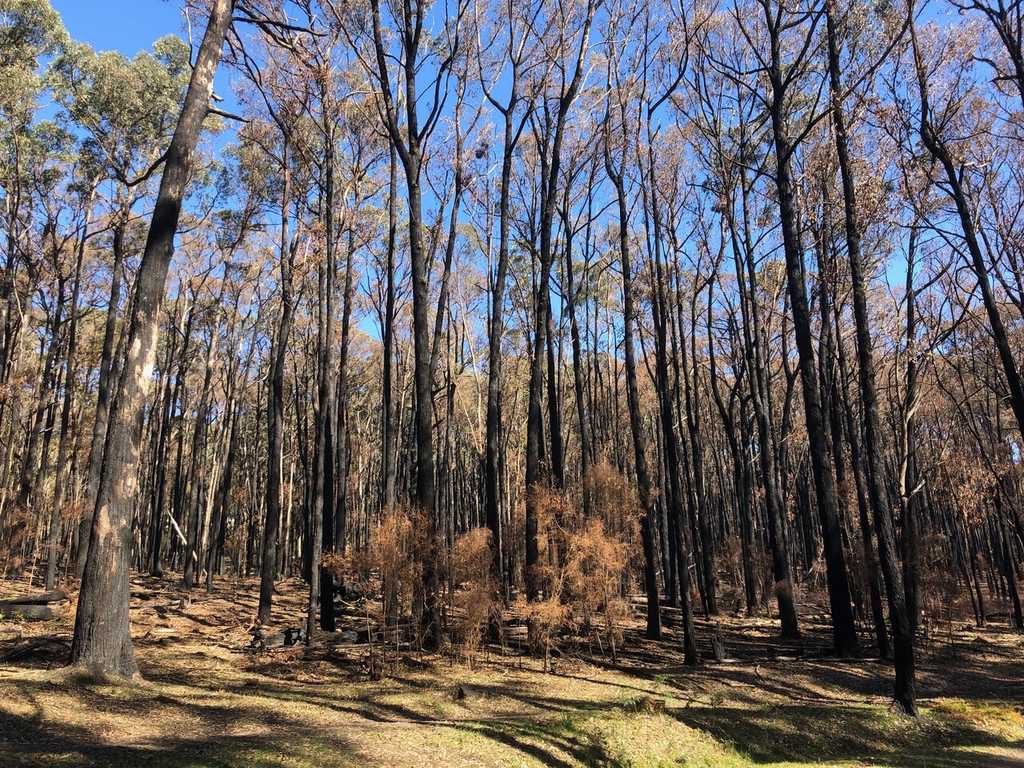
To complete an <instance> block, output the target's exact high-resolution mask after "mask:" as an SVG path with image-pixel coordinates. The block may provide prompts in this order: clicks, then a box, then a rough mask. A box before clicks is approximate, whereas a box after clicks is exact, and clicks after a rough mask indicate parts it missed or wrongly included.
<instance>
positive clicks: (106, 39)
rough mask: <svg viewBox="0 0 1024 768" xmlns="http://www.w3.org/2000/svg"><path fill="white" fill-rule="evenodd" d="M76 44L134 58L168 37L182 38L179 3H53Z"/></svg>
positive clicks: (154, 0)
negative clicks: (178, 36)
mask: <svg viewBox="0 0 1024 768" xmlns="http://www.w3.org/2000/svg"><path fill="white" fill-rule="evenodd" d="M50 3H51V5H53V7H54V9H55V10H56V11H57V12H58V13H60V15H61V16H63V17H64V26H65V27H66V28H67V30H68V33H69V34H70V35H71V37H73V38H74V39H75V40H81V41H82V42H84V43H88V44H89V45H91V46H92V47H93V48H95V49H97V50H104V51H105V50H118V51H121V52H122V53H124V54H126V55H127V56H132V55H134V54H136V53H138V52H139V51H140V50H142V49H144V48H148V47H149V46H150V45H151V44H152V43H153V41H154V40H156V39H157V38H158V37H161V36H162V35H166V34H171V33H173V34H180V33H181V31H182V27H183V24H182V22H183V17H182V15H181V10H180V6H179V3H178V2H177V0H50Z"/></svg>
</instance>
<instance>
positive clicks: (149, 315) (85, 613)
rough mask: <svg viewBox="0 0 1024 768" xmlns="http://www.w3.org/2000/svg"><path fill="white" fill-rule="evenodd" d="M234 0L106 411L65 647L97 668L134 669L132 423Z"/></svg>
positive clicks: (144, 274)
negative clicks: (98, 471)
mask: <svg viewBox="0 0 1024 768" xmlns="http://www.w3.org/2000/svg"><path fill="white" fill-rule="evenodd" d="M234 5H235V4H234V1H233V0H214V2H213V3H212V5H211V10H210V18H209V21H208V23H207V27H206V32H205V33H204V35H203V42H202V44H201V45H200V48H199V53H198V55H197V57H196V62H195V66H194V68H193V70H192V76H191V79H190V81H189V85H188V90H187V92H186V94H185V102H184V104H183V105H182V109H181V115H180V116H179V118H178V124H177V127H176V128H175V131H174V136H173V138H172V139H171V144H170V146H169V147H168V149H167V155H166V159H165V161H164V169H163V175H162V177H161V179H160V189H159V192H158V193H157V199H156V204H155V206H154V209H153V218H152V220H151V222H150V226H149V234H148V236H147V238H146V248H145V251H144V252H143V256H142V263H141V264H140V265H139V273H138V278H137V281H136V296H135V303H134V306H133V308H132V315H131V319H130V321H129V326H128V344H127V346H126V359H125V364H124V366H123V368H122V373H121V382H120V387H119V389H118V396H117V399H116V400H115V401H114V403H113V407H112V408H111V413H110V425H109V435H108V438H107V444H106V450H105V451H104V462H103V464H104V470H103V479H102V481H101V483H100V490H99V494H98V497H97V500H96V509H95V512H94V515H93V521H92V528H91V531H90V541H89V553H88V556H87V558H86V563H85V570H84V573H83V575H82V586H81V590H80V592H79V597H78V611H77V614H76V617H75V632H74V638H73V640H72V646H71V663H72V664H73V665H75V666H82V667H86V668H88V669H90V670H92V671H94V672H98V673H100V674H115V675H120V676H123V677H133V676H135V675H136V674H137V673H138V667H137V665H136V663H135V654H134V651H133V648H132V640H131V634H130V632H129V623H128V598H129V588H128V567H129V564H128V559H129V556H130V553H131V514H132V507H133V503H134V500H135V496H136V493H137V490H138V475H137V464H138V457H139V437H140V435H139V423H140V421H141V417H142V408H143V405H144V404H145V402H146V399H147V397H146V395H147V389H148V387H149V383H150V378H151V374H152V370H153V363H154V357H155V354H156V342H157V336H158V334H159V329H160V325H159V312H160V305H161V303H162V300H163V296H164V283H165V282H166V279H167V270H168V268H169V266H170V263H171V257H172V256H173V255H174V235H175V232H176V230H177V228H178V217H179V215H180V214H181V204H182V198H183V197H184V194H185V187H186V184H187V182H188V179H189V174H190V171H191V169H192V156H193V153H194V151H195V147H196V144H197V142H198V140H199V134H200V131H201V130H202V125H203V119H204V118H205V117H206V114H207V112H208V111H209V101H210V95H211V93H212V92H213V76H214V73H215V72H216V71H217V65H218V64H219V63H220V57H221V49H222V46H223V44H224V37H225V35H226V34H227V30H228V27H229V26H230V24H231V16H232V12H233V11H234Z"/></svg>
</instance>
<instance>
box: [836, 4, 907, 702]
mask: <svg viewBox="0 0 1024 768" xmlns="http://www.w3.org/2000/svg"><path fill="white" fill-rule="evenodd" d="M825 9H826V10H825V26H826V32H827V38H828V68H829V83H830V89H831V97H832V127H833V135H834V137H835V145H836V156H837V158H838V161H839V173H840V177H841V179H842V185H843V221H844V225H845V230H846V249H847V256H848V258H849V261H850V280H851V282H852V287H853V315H854V321H855V325H856V332H857V365H858V374H859V380H860V396H861V410H862V412H863V418H864V453H865V458H866V459H867V477H866V479H867V484H868V500H869V501H870V503H871V508H872V511H873V512H874V518H875V530H876V533H877V535H878V553H879V559H880V561H881V566H882V573H883V575H884V577H885V588H886V597H888V599H889V623H890V625H891V626H892V635H893V660H894V662H895V664H896V686H895V697H896V701H897V702H899V705H900V707H901V708H902V709H903V711H904V712H906V713H907V714H908V715H916V714H917V703H916V700H915V699H916V693H915V686H914V633H913V628H912V626H911V623H910V618H909V616H908V615H907V602H906V591H905V588H904V584H903V571H902V568H901V566H900V564H899V552H898V550H897V548H896V534H895V531H894V529H893V519H892V518H893V516H892V511H891V508H890V504H889V498H888V493H887V490H886V487H885V480H884V476H883V474H882V473H883V472H884V467H883V465H882V434H881V417H880V415H879V406H878V393H877V391H876V388H875V362H874V352H873V350H872V340H871V330H870V327H869V320H868V303H867V277H866V275H865V274H864V273H865V269H864V259H863V256H862V254H861V248H860V225H859V223H858V221H857V202H856V194H857V193H856V188H855V183H854V178H853V167H852V165H851V164H850V156H849V148H848V143H847V136H846V117H845V115H844V114H843V103H842V86H841V82H840V73H839V42H838V39H837V31H836V19H835V18H834V8H833V3H832V0H829V1H828V2H827V3H826V6H825Z"/></svg>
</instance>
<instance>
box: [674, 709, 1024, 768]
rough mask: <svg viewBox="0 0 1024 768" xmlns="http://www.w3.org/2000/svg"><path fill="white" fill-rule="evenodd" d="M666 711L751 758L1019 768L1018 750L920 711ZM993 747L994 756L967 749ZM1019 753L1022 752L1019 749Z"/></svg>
mask: <svg viewBox="0 0 1024 768" xmlns="http://www.w3.org/2000/svg"><path fill="white" fill-rule="evenodd" d="M669 714H670V715H671V716H673V717H675V718H676V719H677V720H679V721H680V722H681V723H683V724H684V725H687V726H689V727H690V728H696V729H698V730H701V731H704V732H706V733H709V734H710V735H712V736H714V737H715V738H716V739H718V740H719V741H722V742H724V743H726V744H730V745H732V746H733V747H734V748H735V749H736V750H737V751H738V752H740V753H741V754H743V755H745V756H746V757H747V758H749V759H750V760H751V761H753V762H755V763H766V764H770V763H775V762H781V761H787V762H796V763H815V764H816V763H820V762H822V761H836V762H844V761H860V762H867V763H875V762H884V764H886V765H891V766H894V768H925V767H927V768H933V767H934V768H982V767H983V766H985V767H987V768H1010V766H1014V767H1015V768H1020V766H1021V757H1020V756H1017V757H1012V756H1005V757H1004V756H1002V755H1000V754H998V750H1010V751H1013V750H1019V748H1020V746H1021V743H1020V742H1014V741H1010V740H1008V739H1002V738H1000V737H998V736H996V735H994V734H992V733H990V732H987V731H982V730H980V729H978V728H976V727H975V726H973V725H971V724H969V723H967V722H958V723H957V725H956V727H955V728H952V727H950V723H949V721H948V720H944V719H942V718H937V717H934V716H929V715H925V716H924V717H922V718H921V719H920V720H918V721H914V720H912V719H910V718H906V717H903V716H901V715H895V714H888V713H886V712H885V711H879V710H878V709H877V708H867V707H855V706H843V705H832V706H823V705H812V704H793V705H785V706H774V707H761V708H749V707H729V706H724V707H691V708H685V709H678V710H671V711H670V712H669ZM972 748H975V749H976V748H997V751H996V752H995V753H989V752H985V753H981V752H976V751H969V750H971V749H972ZM1021 754H1022V755H1024V752H1022V753H1021Z"/></svg>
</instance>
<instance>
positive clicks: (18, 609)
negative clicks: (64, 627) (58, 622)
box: [0, 603, 53, 621]
mask: <svg viewBox="0 0 1024 768" xmlns="http://www.w3.org/2000/svg"><path fill="white" fill-rule="evenodd" d="M0 618H5V619H28V620H29V621H49V620H50V619H52V618H53V611H52V610H50V606H48V605H34V604H31V603H28V604H20V603H18V604H14V605H0Z"/></svg>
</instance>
